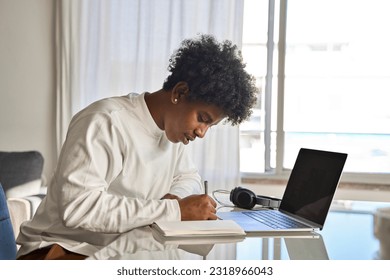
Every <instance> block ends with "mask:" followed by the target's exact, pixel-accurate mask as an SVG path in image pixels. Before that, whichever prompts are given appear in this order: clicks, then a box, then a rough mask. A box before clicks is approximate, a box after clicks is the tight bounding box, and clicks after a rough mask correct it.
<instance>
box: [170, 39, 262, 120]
mask: <svg viewBox="0 0 390 280" xmlns="http://www.w3.org/2000/svg"><path fill="white" fill-rule="evenodd" d="M168 70H169V72H171V74H170V75H169V76H168V77H167V79H166V80H165V82H164V84H163V89H164V90H170V89H172V88H174V86H175V85H176V84H177V83H178V82H186V83H187V84H188V87H189V95H188V100H190V101H199V102H204V103H207V104H212V105H215V106H217V107H218V108H220V109H221V110H222V111H223V112H224V114H225V115H226V121H227V122H230V123H231V124H232V125H236V124H240V123H241V122H242V121H244V120H246V119H248V118H249V117H250V115H251V114H252V107H253V106H254V105H255V103H256V93H257V91H258V89H257V88H256V86H255V78H254V77H253V76H251V75H250V74H248V73H247V72H246V70H245V64H244V63H243V60H242V55H241V52H240V51H239V50H238V48H237V46H236V45H233V44H232V42H231V41H228V40H225V41H223V42H222V43H219V42H217V41H216V39H215V38H214V37H213V36H211V35H200V36H199V37H198V38H195V39H186V40H184V41H183V42H182V43H181V46H180V48H179V49H177V50H176V51H175V52H174V53H173V55H172V56H171V58H170V60H169V66H168Z"/></svg>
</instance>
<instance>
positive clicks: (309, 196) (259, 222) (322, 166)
mask: <svg viewBox="0 0 390 280" xmlns="http://www.w3.org/2000/svg"><path fill="white" fill-rule="evenodd" d="M346 159H347V154H344V153H338V152H331V151H322V150H313V149H306V148H301V149H300V150H299V153H298V156H297V159H296V161H295V164H294V167H293V169H292V171H291V174H290V178H289V180H288V182H287V186H286V189H285V191H284V194H283V197H282V201H281V203H280V206H279V208H278V209H266V208H262V209H260V210H242V211H231V212H218V213H217V215H218V217H219V218H220V219H223V220H234V221H235V222H237V223H238V224H239V225H240V226H241V227H242V228H243V229H244V231H245V232H247V233H251V232H255V233H256V232H275V233H276V232H284V231H300V232H304V231H306V232H307V231H316V230H322V228H323V226H324V224H325V219H326V217H327V215H328V212H329V208H330V205H331V203H332V200H333V196H334V194H335V192H336V188H337V185H338V183H339V180H340V177H341V174H342V171H343V168H344V164H345V161H346ZM279 220H280V221H279ZM284 221H286V223H285V222H284Z"/></svg>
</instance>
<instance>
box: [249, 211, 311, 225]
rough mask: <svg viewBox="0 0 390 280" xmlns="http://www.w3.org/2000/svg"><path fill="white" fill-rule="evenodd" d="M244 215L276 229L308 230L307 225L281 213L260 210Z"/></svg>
mask: <svg viewBox="0 0 390 280" xmlns="http://www.w3.org/2000/svg"><path fill="white" fill-rule="evenodd" d="M242 213H243V214H245V215H247V216H249V217H251V218H252V219H255V220H256V221H259V222H261V223H263V224H265V225H267V226H269V227H271V228H274V229H289V228H307V225H304V224H302V223H300V222H297V221H295V220H293V219H291V218H290V217H288V216H286V215H284V214H283V213H281V212H279V211H273V210H260V211H248V212H247V211H245V212H242Z"/></svg>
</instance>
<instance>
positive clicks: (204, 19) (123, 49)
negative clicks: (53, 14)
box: [56, 0, 244, 190]
mask: <svg viewBox="0 0 390 280" xmlns="http://www.w3.org/2000/svg"><path fill="white" fill-rule="evenodd" d="M243 2H244V0H185V1H183V0H83V1H79V0H61V1H57V2H56V3H57V7H56V10H57V28H56V31H57V67H58V70H57V77H58V80H57V120H56V121H57V122H56V123H57V144H58V151H59V149H60V147H61V145H62V143H63V140H64V139H65V135H66V130H67V127H68V124H69V121H70V118H71V116H72V115H73V114H75V113H76V112H77V111H79V110H80V109H82V108H83V107H85V106H87V105H88V104H90V103H91V102H93V101H95V100H98V99H101V98H104V97H109V96H114V95H124V94H127V93H129V92H139V93H141V92H144V91H150V92H153V91H156V90H159V89H161V88H162V84H163V82H164V80H165V78H166V77H167V75H168V71H167V66H168V60H169V58H170V55H171V54H172V52H173V51H174V50H175V49H177V48H178V47H179V44H180V42H181V41H182V40H183V39H185V38H192V37H194V36H196V35H197V34H200V33H204V34H213V35H214V36H215V37H216V38H217V39H218V40H225V39H228V40H231V41H233V43H235V44H237V45H238V46H239V47H241V38H242V23H243V5H244V3H243ZM190 146H191V150H192V153H193V157H194V161H195V162H196V163H197V165H198V167H199V173H200V174H201V176H202V177H203V179H204V180H207V181H208V182H209V189H210V190H213V189H231V188H232V187H235V186H236V185H237V184H238V183H239V131H238V128H237V127H231V126H230V125H218V126H217V127H213V128H212V129H211V130H209V132H208V134H207V135H206V137H205V138H204V139H203V140H199V139H198V140H197V141H194V142H193V143H191V144H190Z"/></svg>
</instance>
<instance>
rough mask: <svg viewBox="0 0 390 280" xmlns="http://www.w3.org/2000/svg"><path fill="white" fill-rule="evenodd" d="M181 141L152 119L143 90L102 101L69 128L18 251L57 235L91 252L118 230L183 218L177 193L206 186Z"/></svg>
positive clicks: (75, 248)
mask: <svg viewBox="0 0 390 280" xmlns="http://www.w3.org/2000/svg"><path fill="white" fill-rule="evenodd" d="M201 188H202V186H201V180H200V176H199V175H198V173H197V170H196V168H195V166H194V165H193V163H192V161H191V160H190V158H189V156H188V154H187V153H186V149H185V146H184V145H183V144H174V143H171V142H170V141H169V140H168V139H167V137H166V135H165V132H164V131H162V130H161V129H160V128H159V127H158V126H157V125H156V123H155V122H154V120H153V118H152V116H151V114H150V112H149V110H148V108H147V105H146V103H145V99H144V94H141V95H137V94H129V95H128V96H122V97H112V98H107V99H103V100H100V101H97V102H95V103H93V104H91V105H90V106H88V107H87V108H85V109H84V110H82V111H81V112H79V113H78V114H76V115H75V116H74V117H73V119H72V121H71V123H70V125H69V129H68V134H67V137H66V140H65V143H64V145H63V147H62V150H61V155H60V158H59V161H58V166H57V168H56V171H55V174H54V177H53V180H52V182H51V184H50V186H49V187H48V193H47V196H46V197H45V199H44V200H43V201H42V203H41V205H40V206H39V208H38V210H37V212H36V214H35V216H34V217H33V219H32V220H31V221H28V222H25V223H24V224H23V225H22V226H21V231H20V235H19V236H18V238H17V242H18V244H20V245H21V248H20V250H19V252H18V256H20V255H24V254H26V253H28V252H30V251H33V250H35V249H38V248H42V247H45V246H48V245H50V244H53V243H57V244H60V245H62V246H63V247H65V248H66V249H68V250H70V251H73V252H76V253H80V254H86V255H89V254H90V253H92V251H93V250H92V249H91V246H88V245H92V246H97V247H100V246H103V245H106V244H108V243H110V242H112V240H114V239H115V238H116V237H117V236H118V234H119V233H122V232H126V231H129V230H131V229H133V228H137V227H141V226H145V225H149V224H151V223H153V222H154V221H158V220H180V208H179V204H178V201H177V200H168V199H164V200H161V197H163V196H164V195H165V194H167V193H171V194H175V195H177V196H179V197H185V196H188V195H190V194H194V193H201Z"/></svg>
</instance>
